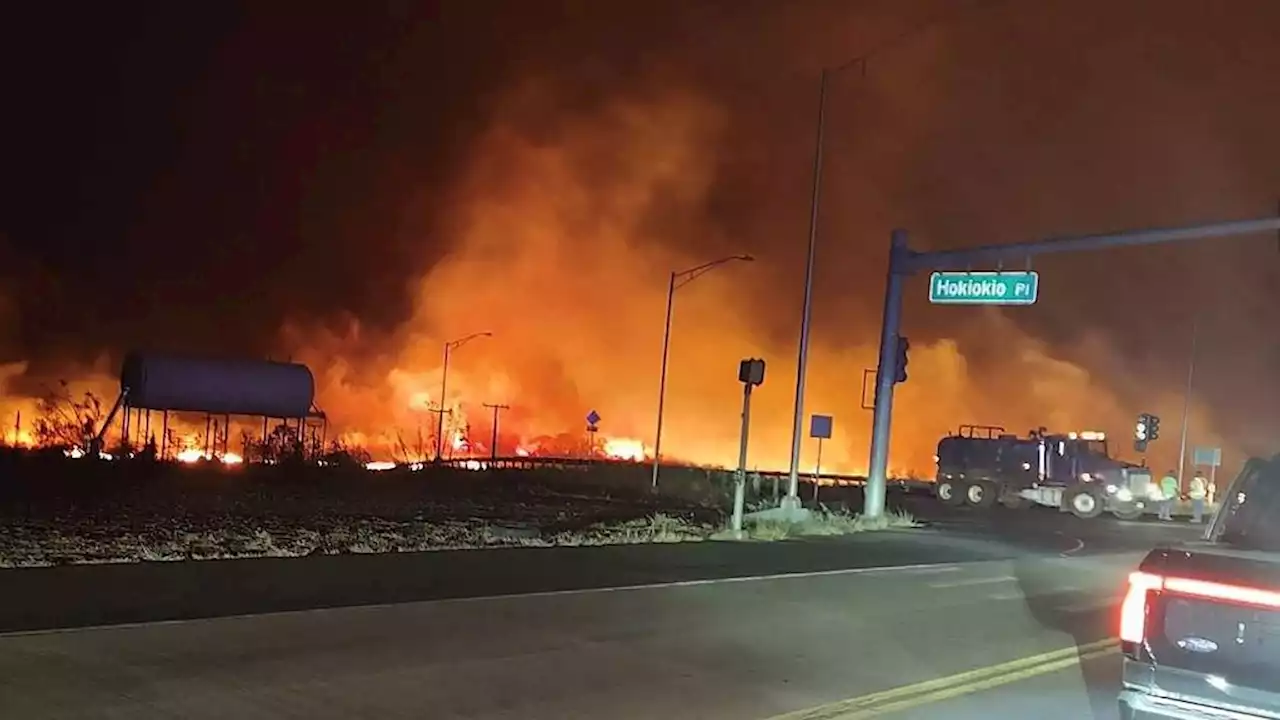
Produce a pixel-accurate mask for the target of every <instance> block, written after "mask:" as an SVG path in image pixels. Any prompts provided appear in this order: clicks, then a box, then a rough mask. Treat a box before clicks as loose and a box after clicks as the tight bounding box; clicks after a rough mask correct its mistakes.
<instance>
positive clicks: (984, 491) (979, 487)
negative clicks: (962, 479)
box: [964, 480, 999, 508]
mask: <svg viewBox="0 0 1280 720" xmlns="http://www.w3.org/2000/svg"><path fill="white" fill-rule="evenodd" d="M997 495H999V491H998V490H997V489H996V486H995V483H991V482H987V481H986V480H975V481H973V482H971V483H969V484H968V485H965V488H964V501H965V504H966V505H971V506H973V507H976V508H989V507H991V506H992V505H995V504H996V499H997Z"/></svg>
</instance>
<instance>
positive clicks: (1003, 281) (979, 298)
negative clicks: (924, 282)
mask: <svg viewBox="0 0 1280 720" xmlns="http://www.w3.org/2000/svg"><path fill="white" fill-rule="evenodd" d="M1039 291H1040V273H1037V272H935V273H934V274H933V275H931V276H929V302H931V303H934V304H936V305H1035V304H1036V296H1037V295H1038V293H1039Z"/></svg>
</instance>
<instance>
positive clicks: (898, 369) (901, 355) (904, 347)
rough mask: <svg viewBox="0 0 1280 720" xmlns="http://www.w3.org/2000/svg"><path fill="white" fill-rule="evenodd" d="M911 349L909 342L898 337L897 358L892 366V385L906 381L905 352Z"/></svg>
mask: <svg viewBox="0 0 1280 720" xmlns="http://www.w3.org/2000/svg"><path fill="white" fill-rule="evenodd" d="M910 349H911V341H910V340H908V339H906V338H905V337H902V336H901V335H899V336H898V357H897V360H896V362H894V365H893V382H894V384H897V383H901V382H906V381H907V351H908V350H910Z"/></svg>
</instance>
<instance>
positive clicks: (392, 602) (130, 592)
mask: <svg viewBox="0 0 1280 720" xmlns="http://www.w3.org/2000/svg"><path fill="white" fill-rule="evenodd" d="M1015 516H1016V517H1015ZM933 520H934V525H933V527H931V528H930V529H928V530H925V531H917V532H904V533H899V532H890V533H877V534H867V535H862V536H856V537H853V538H844V539H836V540H827V541H820V542H797V543H777V544H732V543H704V544H693V545H669V546H647V547H621V548H618V547H615V548H578V549H557V550H546V549H526V550H502V551H479V552H477V551H471V552H458V553H427V554H415V555H392V556H342V557H313V558H305V559H291V560H251V561H227V562H196V563H171V564H169V563H166V564H156V565H132V566H87V567H71V568H50V569H36V570H17V571H4V572H3V573H0V588H2V592H3V593H4V602H3V604H2V605H0V627H3V628H4V629H5V630H7V631H14V630H37V632H25V633H16V634H14V633H11V634H8V635H5V636H2V637H0V717H4V718H8V717H14V718H19V717H20V718H29V719H30V720H42V719H43V718H51V717H58V718H152V717H155V718H225V717H237V718H362V717H370V718H375V717H376V718H379V720H383V719H386V718H398V717H406V718H409V717H413V718H422V717H430V718H522V719H526V718H527V719H528V720H538V719H540V718H546V719H548V720H568V719H571V718H599V717H610V718H620V719H627V718H635V719H640V718H663V719H667V718H691V719H693V718H697V719H700V720H717V719H718V718H725V719H726V720H729V719H735V720H736V719H744V720H751V719H753V718H759V719H762V720H763V719H765V718H772V717H776V716H779V715H784V716H785V714H787V713H791V715H790V717H792V718H798V717H806V718H809V720H819V719H820V718H826V719H827V720H835V718H841V719H842V720H853V718H861V717H872V716H876V717H880V716H884V717H921V718H932V717H938V718H943V717H946V718H956V717H967V715H964V714H957V713H973V715H972V716H973V717H1026V716H1028V714H1027V713H1028V712H1035V713H1036V717H1038V718H1056V717H1059V716H1061V717H1064V718H1065V717H1068V716H1069V717H1077V718H1078V717H1092V716H1094V715H1092V714H1071V715H1053V714H1049V711H1052V712H1059V713H1060V712H1062V711H1061V710H1060V709H1059V708H1060V706H1061V705H1062V703H1063V702H1069V701H1074V702H1076V703H1077V704H1076V706H1075V707H1076V708H1077V709H1079V708H1089V709H1090V712H1092V710H1093V708H1092V704H1091V698H1096V699H1095V700H1094V701H1093V703H1094V704H1097V703H1099V702H1102V701H1105V700H1107V698H1108V694H1109V697H1110V701H1109V702H1105V703H1103V705H1099V707H1098V708H1097V709H1098V710H1100V711H1105V710H1106V709H1108V708H1111V707H1112V706H1113V705H1114V681H1113V678H1114V673H1113V672H1112V673H1107V672H1105V671H1102V672H1099V673H1097V674H1096V676H1094V677H1092V678H1090V677H1088V674H1087V673H1083V672H1082V671H1081V670H1080V668H1081V667H1084V668H1088V667H1091V666H1095V665H1099V664H1101V663H1106V662H1108V659H1107V658H1108V656H1107V655H1106V654H1105V653H1106V650H1105V648H1103V649H1102V650H1101V651H1100V652H1102V653H1103V655H1102V656H1101V659H1097V660H1093V659H1090V660H1086V661H1085V662H1084V663H1083V664H1078V663H1077V664H1074V665H1072V664H1071V663H1072V662H1073V661H1075V660H1076V658H1077V657H1079V656H1087V657H1092V655H1091V653H1094V651H1093V650H1092V648H1093V647H1094V646H1093V645H1091V643H1094V642H1096V641H1098V640H1100V639H1103V638H1106V637H1108V636H1109V635H1110V634H1111V633H1112V630H1113V628H1112V626H1113V624H1114V617H1115V605H1116V604H1117V603H1118V601H1119V593H1120V592H1121V590H1122V587H1123V578H1124V576H1125V574H1126V573H1127V572H1128V571H1129V570H1130V569H1131V568H1132V565H1133V563H1134V562H1136V560H1137V558H1138V557H1140V555H1141V553H1142V552H1143V551H1145V549H1147V548H1149V547H1150V546H1151V545H1152V544H1155V543H1156V542H1158V541H1160V540H1162V539H1176V538H1178V537H1186V536H1189V535H1190V534H1191V533H1193V532H1194V530H1193V529H1191V528H1187V527H1165V526H1158V525H1151V524H1138V525H1135V526H1133V527H1129V526H1128V525H1121V524H1118V523H1109V522H1104V523H1096V522H1095V523H1076V522H1074V521H1073V520H1074V519H1072V518H1068V517H1064V516H1061V515H1058V514H1056V513H1047V514H1044V515H1042V516H1033V515H1023V514H1011V515H1006V516H1001V517H999V518H997V519H995V520H994V521H992V520H991V519H985V520H983V521H981V522H979V521H976V520H974V519H972V518H968V517H967V516H965V515H963V514H953V515H948V516H941V515H940V516H939V517H937V518H933ZM282 611H288V612H282ZM157 621H168V622H157ZM116 623H136V624H132V625H117V626H115V627H87V626H91V625H99V626H100V625H110V624H116ZM51 628H62V629H58V630H50V629H51ZM77 628H78V629H77ZM1055 651H1062V652H1063V653H1065V654H1062V655H1045V653H1053V652H1055ZM1095 654H1096V653H1095ZM1036 656H1040V657H1049V658H1052V659H1051V660H1047V661H1045V662H1043V663H1040V665H1034V664H1033V665H1031V666H1028V667H1029V668H1030V670H1028V669H1027V668H1024V667H1022V666H1017V667H1016V668H1015V669H1014V670H1009V669H1008V667H1009V666H1008V665H1007V663H1009V662H1011V661H1017V660H1019V659H1021V658H1028V657H1036ZM1046 663H1047V664H1046ZM1055 663H1056V664H1057V665H1063V664H1064V663H1066V665H1065V666H1064V667H1062V668H1061V669H1058V670H1055V671H1053V672H1048V671H1045V672H1039V673H1035V672H1032V671H1035V670H1036V669H1037V668H1041V669H1042V668H1043V667H1050V668H1052V667H1057V665H1055ZM1001 664H1006V665H1005V669H1003V670H1002V669H1000V668H997V669H996V671H995V676H997V677H1000V678H1001V679H1003V680H1008V679H1010V678H1013V679H1016V680H1017V682H1005V683H1004V684H1001V685H1000V686H998V687H989V688H984V686H983V684H982V682H980V681H978V680H974V679H973V677H976V676H974V675H973V673H974V672H975V671H976V670H979V669H981V668H984V667H990V666H993V665H1001ZM1017 668H1021V669H1017ZM961 673H969V675H968V676H963V677H967V678H968V679H967V680H965V681H964V682H958V681H957V682H953V683H952V684H951V685H948V686H947V687H949V688H951V690H949V691H948V692H949V693H950V694H947V692H942V691H940V690H938V689H937V688H935V687H934V686H931V685H921V683H929V682H934V683H935V684H936V682H937V680H938V678H948V677H951V678H954V677H955V676H956V675H957V674H961ZM979 675H980V673H979ZM962 679H963V678H962ZM957 683H958V684H957ZM1108 683H1112V684H1111V685H1108ZM988 684H990V683H989V680H988ZM957 687H958V688H959V690H960V691H965V692H959V691H957V690H956V688H957ZM894 688H905V689H901V690H897V691H894V690H893V689H894ZM975 688H976V689H975ZM946 689H947V688H946V687H944V688H943V690H946ZM881 692H889V693H890V694H889V695H887V696H880V697H879V699H877V698H876V697H872V698H870V699H868V698H867V695H868V694H871V693H881ZM1098 699H1101V700H1098ZM1037 702H1041V703H1042V704H1043V705H1044V707H1043V708H1041V707H1038V706H1036V703H1037ZM1080 703H1083V705H1081V704H1080ZM813 708H817V710H814V711H812V712H809V713H808V714H805V715H795V713H796V712H797V711H805V710H806V709H813ZM850 708H852V710H850ZM1028 708H1030V710H1028ZM833 713H834V714H833ZM886 713H890V714H886ZM894 713H896V714H894ZM1096 716H1097V717H1110V716H1107V715H1096Z"/></svg>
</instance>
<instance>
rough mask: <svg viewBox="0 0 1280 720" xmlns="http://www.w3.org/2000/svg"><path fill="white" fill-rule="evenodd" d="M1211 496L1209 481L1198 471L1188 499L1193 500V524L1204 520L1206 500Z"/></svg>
mask: <svg viewBox="0 0 1280 720" xmlns="http://www.w3.org/2000/svg"><path fill="white" fill-rule="evenodd" d="M1208 496H1209V481H1208V480H1205V478H1204V475H1203V474H1202V473H1200V472H1199V471H1196V475H1195V477H1193V478H1191V486H1190V487H1189V488H1188V489H1187V497H1189V498H1191V522H1193V523H1199V522H1201V521H1202V520H1203V519H1204V504H1205V498H1207V497H1208Z"/></svg>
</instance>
